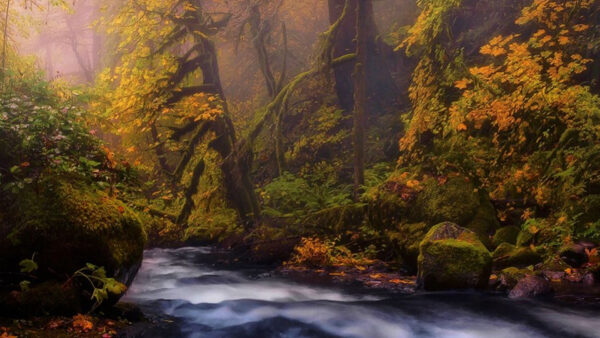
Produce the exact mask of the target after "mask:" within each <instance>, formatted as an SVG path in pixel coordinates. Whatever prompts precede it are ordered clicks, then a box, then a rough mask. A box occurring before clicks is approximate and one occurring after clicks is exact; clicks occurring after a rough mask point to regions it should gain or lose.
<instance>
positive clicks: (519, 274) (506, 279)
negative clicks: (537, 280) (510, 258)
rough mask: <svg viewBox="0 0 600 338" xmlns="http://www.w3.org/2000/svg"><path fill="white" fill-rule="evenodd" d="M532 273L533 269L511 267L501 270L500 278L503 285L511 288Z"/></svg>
mask: <svg viewBox="0 0 600 338" xmlns="http://www.w3.org/2000/svg"><path fill="white" fill-rule="evenodd" d="M531 273H532V271H531V270H527V269H519V268H516V267H509V268H506V269H503V270H502V271H501V272H500V280H501V281H502V286H503V287H504V288H506V289H508V290H510V289H512V288H514V287H515V285H517V283H518V282H519V280H521V279H522V278H524V277H525V276H527V275H528V274H531Z"/></svg>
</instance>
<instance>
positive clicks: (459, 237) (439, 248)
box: [418, 222, 492, 291]
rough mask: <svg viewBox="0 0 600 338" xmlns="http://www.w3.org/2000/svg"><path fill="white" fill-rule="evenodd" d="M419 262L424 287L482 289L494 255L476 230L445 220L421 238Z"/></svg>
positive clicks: (429, 288) (431, 288)
mask: <svg viewBox="0 0 600 338" xmlns="http://www.w3.org/2000/svg"><path fill="white" fill-rule="evenodd" d="M418 266H419V272H418V284H419V286H420V287H422V288H424V289H425V290H430V291H435V290H448V289H465V288H478V289H483V288H485V287H486V286H487V283H488V280H489V277H490V273H491V269H492V257H491V255H490V253H489V251H488V250H487V249H486V247H485V246H484V245H483V243H481V241H480V240H479V239H478V238H477V235H476V234H475V233H474V232H473V231H471V230H468V229H465V228H462V227H460V226H458V225H456V224H454V223H450V222H444V223H440V224H438V225H436V226H434V227H433V228H431V230H429V232H428V233H427V235H426V236H425V238H424V239H423V241H422V242H421V245H420V248H419V259H418Z"/></svg>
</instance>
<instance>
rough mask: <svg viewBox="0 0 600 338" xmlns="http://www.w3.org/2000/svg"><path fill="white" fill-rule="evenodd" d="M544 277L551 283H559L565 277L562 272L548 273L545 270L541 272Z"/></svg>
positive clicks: (548, 271)
mask: <svg viewBox="0 0 600 338" xmlns="http://www.w3.org/2000/svg"><path fill="white" fill-rule="evenodd" d="M542 274H543V275H544V277H546V278H548V279H549V280H551V281H559V280H561V279H563V277H565V275H566V273H565V272H564V271H550V270H545V271H543V272H542Z"/></svg>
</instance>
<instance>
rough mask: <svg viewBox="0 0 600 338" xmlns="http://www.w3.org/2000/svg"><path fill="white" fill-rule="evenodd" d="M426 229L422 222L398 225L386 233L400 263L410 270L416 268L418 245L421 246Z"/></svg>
mask: <svg viewBox="0 0 600 338" xmlns="http://www.w3.org/2000/svg"><path fill="white" fill-rule="evenodd" d="M428 229H429V227H428V226H427V224H426V223H424V222H420V223H411V224H407V223H400V224H399V225H398V226H397V227H396V229H395V230H392V231H388V232H387V233H386V234H387V236H388V238H389V239H390V240H392V241H393V242H394V244H395V245H396V246H397V247H398V250H399V252H400V256H401V261H402V262H403V263H404V264H405V265H407V267H409V268H411V269H415V270H416V268H417V258H418V256H419V244H421V241H422V240H423V238H424V237H425V234H426V233H427V230H428Z"/></svg>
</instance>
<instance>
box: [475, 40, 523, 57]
mask: <svg viewBox="0 0 600 338" xmlns="http://www.w3.org/2000/svg"><path fill="white" fill-rule="evenodd" d="M514 38H515V35H509V36H507V37H503V36H501V35H499V36H496V37H495V38H493V39H492V40H490V42H489V43H488V44H487V45H485V46H483V47H481V49H480V51H479V52H480V53H481V54H483V55H491V56H500V55H504V54H506V53H507V51H506V49H505V46H506V45H507V44H508V43H509V42H510V41H512V40H513V39H514Z"/></svg>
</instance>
